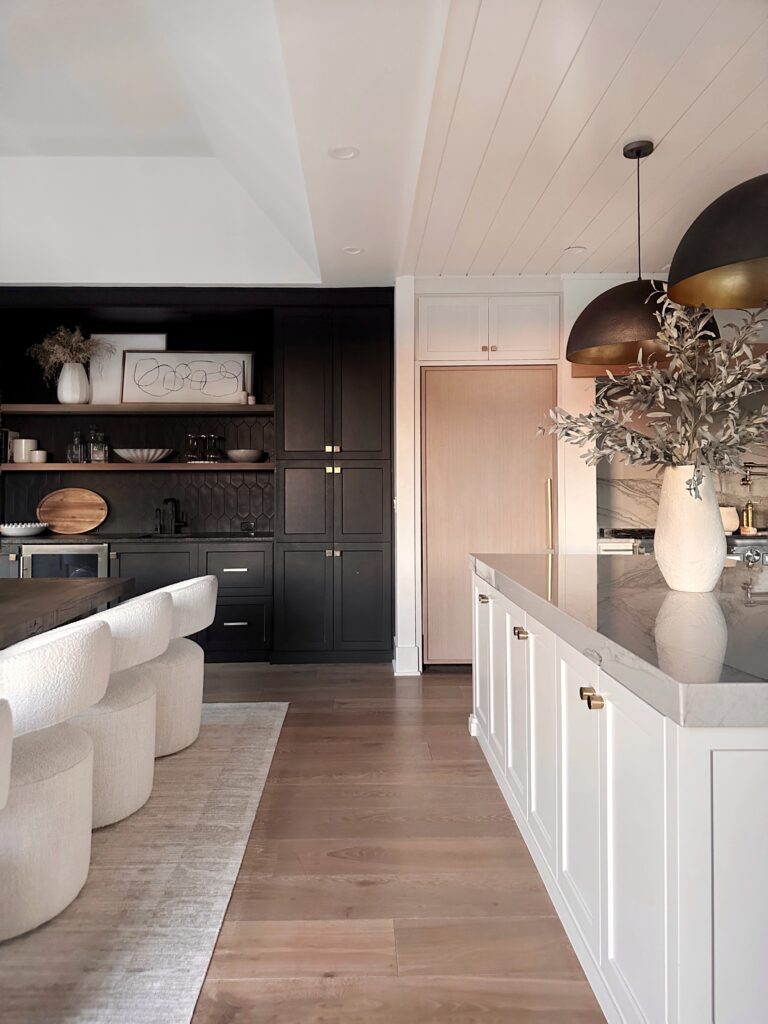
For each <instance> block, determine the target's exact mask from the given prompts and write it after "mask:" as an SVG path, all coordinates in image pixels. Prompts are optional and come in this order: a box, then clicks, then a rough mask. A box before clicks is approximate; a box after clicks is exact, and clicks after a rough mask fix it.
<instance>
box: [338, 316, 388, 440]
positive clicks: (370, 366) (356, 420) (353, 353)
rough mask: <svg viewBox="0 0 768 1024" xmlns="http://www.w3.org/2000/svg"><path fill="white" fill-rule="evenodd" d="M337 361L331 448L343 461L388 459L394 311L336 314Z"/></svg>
mask: <svg viewBox="0 0 768 1024" xmlns="http://www.w3.org/2000/svg"><path fill="white" fill-rule="evenodd" d="M333 355H334V394H333V420H334V422H333V443H334V444H335V445H336V446H337V448H338V450H339V452H340V454H341V456H342V457H343V458H345V459H356V458H357V459H388V458H389V456H390V448H391V442H390V433H391V404H392V402H391V394H392V381H391V377H392V312H391V310H386V309H377V308H373V309H337V310H335V311H334V314H333Z"/></svg>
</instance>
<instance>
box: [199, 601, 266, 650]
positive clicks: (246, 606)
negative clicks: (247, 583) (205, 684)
mask: <svg viewBox="0 0 768 1024" xmlns="http://www.w3.org/2000/svg"><path fill="white" fill-rule="evenodd" d="M271 634H272V600H271V598H268V597H264V598H256V599H255V600H251V601H247V600H241V599H237V598H224V599H223V600H220V601H219V603H218V605H217V606H216V617H215V618H214V620H213V622H212V623H211V625H210V626H209V627H208V629H206V630H205V632H204V633H203V635H202V639H201V643H202V646H203V647H204V648H205V650H206V652H207V653H208V654H216V655H236V654H240V653H243V652H245V651H264V650H268V649H269V647H270V646H271ZM213 660H214V661H215V660H216V659H215V658H214V659H213Z"/></svg>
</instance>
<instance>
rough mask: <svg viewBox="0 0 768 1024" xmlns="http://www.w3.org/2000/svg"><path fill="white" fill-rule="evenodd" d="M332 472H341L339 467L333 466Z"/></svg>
mask: <svg viewBox="0 0 768 1024" xmlns="http://www.w3.org/2000/svg"><path fill="white" fill-rule="evenodd" d="M333 472H334V473H340V472H341V466H334V467H333Z"/></svg>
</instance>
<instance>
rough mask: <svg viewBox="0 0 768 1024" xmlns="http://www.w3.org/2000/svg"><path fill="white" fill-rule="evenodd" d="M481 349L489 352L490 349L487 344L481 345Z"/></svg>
mask: <svg viewBox="0 0 768 1024" xmlns="http://www.w3.org/2000/svg"><path fill="white" fill-rule="evenodd" d="M480 351H481V352H487V351H488V346H487V345H481V346H480Z"/></svg>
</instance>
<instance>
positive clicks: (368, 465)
mask: <svg viewBox="0 0 768 1024" xmlns="http://www.w3.org/2000/svg"><path fill="white" fill-rule="evenodd" d="M334 470H335V472H334V477H333V479H334V536H335V537H336V540H339V541H341V540H346V541H389V539H390V536H391V531H392V470H391V467H390V464H389V463H388V462H343V463H340V464H339V463H337V464H336V466H335V467H334Z"/></svg>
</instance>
